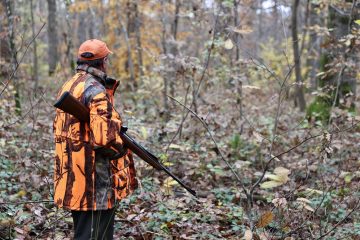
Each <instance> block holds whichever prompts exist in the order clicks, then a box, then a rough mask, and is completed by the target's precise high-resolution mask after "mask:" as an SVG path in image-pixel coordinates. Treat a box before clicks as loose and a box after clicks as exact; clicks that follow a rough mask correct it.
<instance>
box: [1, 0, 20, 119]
mask: <svg viewBox="0 0 360 240" xmlns="http://www.w3.org/2000/svg"><path fill="white" fill-rule="evenodd" d="M3 4H5V9H6V10H5V11H6V17H7V27H8V30H9V38H8V44H9V50H10V54H11V65H12V71H14V72H15V69H16V66H17V65H18V64H19V63H18V60H17V50H16V47H15V30H14V9H15V7H14V4H15V3H14V2H13V1H11V0H5V1H3ZM13 82H14V88H15V93H14V99H15V112H16V114H17V115H19V116H20V115H21V101H20V85H19V80H18V79H17V77H16V74H15V73H14V77H13Z"/></svg>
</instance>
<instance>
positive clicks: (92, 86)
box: [53, 68, 137, 211]
mask: <svg viewBox="0 0 360 240" xmlns="http://www.w3.org/2000/svg"><path fill="white" fill-rule="evenodd" d="M87 69H93V70H95V71H93V72H91V74H90V73H88V72H90V71H88V72H85V71H81V70H78V72H77V74H75V75H74V76H73V78H72V79H70V80H69V81H67V82H66V83H65V84H64V85H63V86H62V88H61V89H60V91H59V93H58V98H59V97H60V96H61V95H62V94H63V93H64V92H65V91H69V92H70V93H71V94H72V95H73V96H74V97H75V98H77V99H78V100H79V101H81V102H82V103H83V104H85V105H86V106H87V107H88V108H89V109H90V122H89V123H85V122H79V121H78V120H77V119H76V118H75V117H73V116H72V115H70V114H67V113H65V112H63V111H62V110H60V109H57V110H56V117H55V120H54V125H53V131H54V137H55V152H56V156H55V170H54V188H55V191H54V201H55V203H56V204H57V205H58V206H59V207H64V208H66V209H70V210H81V211H87V210H105V209H110V208H113V207H114V205H115V201H116V200H120V199H122V198H124V197H126V196H127V195H128V194H130V193H131V192H132V191H133V190H134V189H135V188H136V187H137V182H136V179H135V168H134V162H133V158H132V153H131V152H130V150H127V151H126V152H125V151H124V149H123V147H122V140H121V138H120V135H119V131H120V128H121V124H122V120H121V118H120V115H119V114H118V113H117V112H116V111H115V109H114V106H113V93H114V91H115V89H116V87H117V85H118V84H116V85H115V86H113V87H112V88H108V87H107V88H105V87H104V84H102V80H103V79H101V77H102V76H104V73H102V72H101V71H99V70H97V69H94V68H87ZM99 72H100V73H102V74H103V75H101V74H98V75H97V74H96V73H99ZM121 151H123V152H124V153H125V155H124V156H123V157H121V158H119V159H116V160H109V157H110V156H112V155H113V154H114V153H116V152H121Z"/></svg>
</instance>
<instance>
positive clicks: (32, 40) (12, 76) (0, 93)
mask: <svg viewBox="0 0 360 240" xmlns="http://www.w3.org/2000/svg"><path fill="white" fill-rule="evenodd" d="M45 25H46V23H44V24H43V25H42V26H41V28H40V30H39V31H38V33H37V34H36V35H35V37H33V38H32V39H31V41H30V42H29V44H28V45H27V46H26V48H25V52H24V53H23V55H22V56H21V59H20V61H19V62H18V63H17V64H16V66H15V69H14V71H13V72H12V73H11V75H10V78H9V79H8V80H7V81H6V83H5V86H4V88H3V89H2V90H1V92H0V97H1V95H2V94H3V93H4V91H5V89H6V88H7V87H8V86H9V83H10V81H11V80H12V79H13V78H14V76H15V73H16V72H17V70H18V68H19V66H20V64H21V62H22V61H23V59H24V57H25V54H26V53H27V50H28V49H29V47H30V45H31V44H32V43H33V42H34V41H35V39H36V38H37V36H39V34H40V32H41V30H42V29H43V28H44V27H45Z"/></svg>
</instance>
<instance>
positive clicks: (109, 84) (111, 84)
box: [76, 64, 120, 92]
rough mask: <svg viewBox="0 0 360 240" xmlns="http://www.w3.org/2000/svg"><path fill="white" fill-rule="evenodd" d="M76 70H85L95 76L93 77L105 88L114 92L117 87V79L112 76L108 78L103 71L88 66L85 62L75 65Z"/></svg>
mask: <svg viewBox="0 0 360 240" xmlns="http://www.w3.org/2000/svg"><path fill="white" fill-rule="evenodd" d="M76 70H77V71H85V72H87V73H89V74H91V75H92V76H94V77H95V79H96V80H97V81H98V82H100V83H101V84H102V85H103V86H104V87H105V88H106V89H110V90H112V91H113V92H115V90H116V89H117V87H118V86H119V84H120V82H119V81H117V80H116V79H113V78H109V77H108V76H107V75H106V73H104V72H103V71H101V70H99V69H97V68H94V67H90V66H89V65H87V64H80V65H78V66H77V67H76Z"/></svg>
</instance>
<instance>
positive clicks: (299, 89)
mask: <svg viewBox="0 0 360 240" xmlns="http://www.w3.org/2000/svg"><path fill="white" fill-rule="evenodd" d="M298 6H299V0H294V5H293V9H292V18H291V23H292V29H291V33H292V39H293V50H294V62H295V77H296V100H295V101H296V103H297V104H298V106H299V108H300V111H302V112H303V111H305V108H306V102H305V97H304V88H303V81H302V79H301V61H300V51H299V38H298V33H297V9H298Z"/></svg>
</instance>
